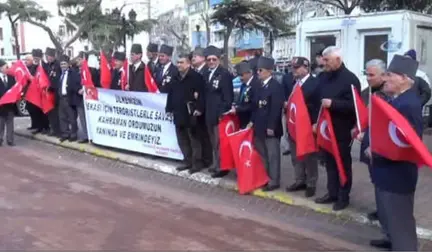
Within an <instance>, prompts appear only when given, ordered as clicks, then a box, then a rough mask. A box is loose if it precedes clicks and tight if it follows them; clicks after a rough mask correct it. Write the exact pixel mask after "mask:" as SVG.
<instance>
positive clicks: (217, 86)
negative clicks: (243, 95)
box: [204, 66, 234, 126]
mask: <svg viewBox="0 0 432 252" xmlns="http://www.w3.org/2000/svg"><path fill="white" fill-rule="evenodd" d="M209 77H210V71H207V73H205V75H204V79H205V81H206V94H205V101H206V109H205V116H206V123H207V126H216V125H218V124H219V118H220V117H221V115H222V114H223V113H225V112H228V111H229V110H230V109H231V106H232V104H233V99H234V88H233V83H232V80H233V78H232V75H231V73H230V72H229V71H228V70H227V69H225V68H223V67H222V66H218V67H217V68H216V70H215V71H214V74H213V76H212V77H211V79H209Z"/></svg>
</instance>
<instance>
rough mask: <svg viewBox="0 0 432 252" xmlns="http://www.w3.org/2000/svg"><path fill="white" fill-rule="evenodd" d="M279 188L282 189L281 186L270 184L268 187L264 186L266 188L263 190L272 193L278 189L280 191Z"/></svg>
mask: <svg viewBox="0 0 432 252" xmlns="http://www.w3.org/2000/svg"><path fill="white" fill-rule="evenodd" d="M279 188H280V186H279V185H269V184H267V185H266V186H264V187H263V188H262V190H263V191H264V192H271V191H274V190H277V189H279Z"/></svg>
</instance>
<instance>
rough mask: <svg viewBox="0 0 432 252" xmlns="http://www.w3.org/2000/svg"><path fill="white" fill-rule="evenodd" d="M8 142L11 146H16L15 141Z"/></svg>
mask: <svg viewBox="0 0 432 252" xmlns="http://www.w3.org/2000/svg"><path fill="white" fill-rule="evenodd" d="M7 144H8V145H9V146H11V147H12V146H15V144H14V143H13V142H8V143H7Z"/></svg>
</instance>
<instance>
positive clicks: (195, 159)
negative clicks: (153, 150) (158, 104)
mask: <svg viewBox="0 0 432 252" xmlns="http://www.w3.org/2000/svg"><path fill="white" fill-rule="evenodd" d="M177 68H178V70H179V73H180V78H179V80H178V82H176V83H175V85H173V86H172V87H171V88H170V90H169V93H168V97H167V105H166V112H169V113H172V114H173V115H174V124H175V126H176V132H177V141H178V144H179V146H180V149H181V150H182V153H183V156H184V165H182V166H180V167H178V168H177V171H184V170H188V169H189V173H190V174H193V173H196V172H198V171H200V170H201V169H202V168H203V164H202V160H201V157H202V155H201V142H200V139H199V137H200V136H199V135H198V132H199V131H197V117H199V116H201V115H202V113H203V111H204V95H203V94H204V88H205V82H204V78H203V77H202V76H201V75H200V74H199V73H197V72H195V71H194V70H193V69H192V68H191V60H190V58H189V55H180V56H179V59H178V60H177ZM195 97H197V98H195Z"/></svg>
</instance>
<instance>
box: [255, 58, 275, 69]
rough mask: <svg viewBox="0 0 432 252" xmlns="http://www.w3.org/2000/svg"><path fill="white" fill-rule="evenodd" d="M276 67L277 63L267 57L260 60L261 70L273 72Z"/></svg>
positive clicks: (258, 66)
mask: <svg viewBox="0 0 432 252" xmlns="http://www.w3.org/2000/svg"><path fill="white" fill-rule="evenodd" d="M274 65H275V61H274V59H272V58H267V57H260V58H259V59H258V64H257V68H258V69H260V68H262V69H267V70H273V68H274Z"/></svg>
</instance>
